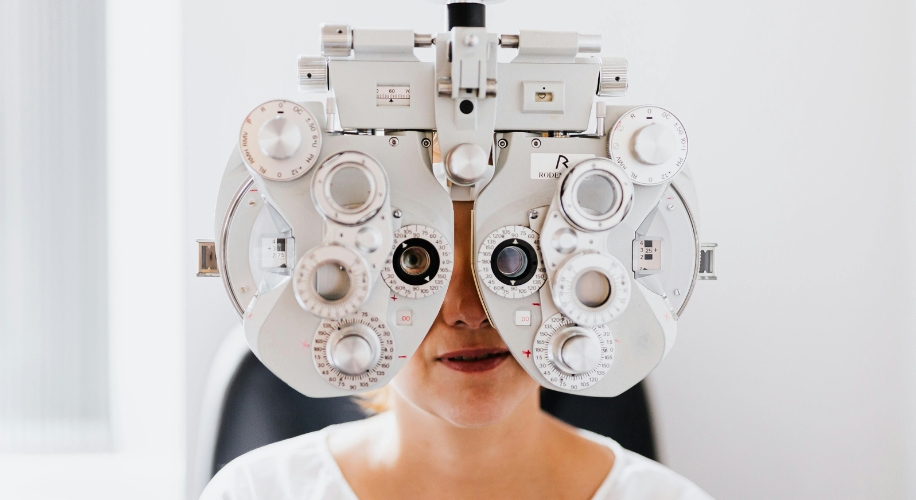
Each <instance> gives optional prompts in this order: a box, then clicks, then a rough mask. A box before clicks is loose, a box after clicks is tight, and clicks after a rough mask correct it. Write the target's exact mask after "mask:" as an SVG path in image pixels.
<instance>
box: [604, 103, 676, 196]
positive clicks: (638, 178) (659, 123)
mask: <svg viewBox="0 0 916 500" xmlns="http://www.w3.org/2000/svg"><path fill="white" fill-rule="evenodd" d="M650 126H652V127H664V128H665V129H667V131H668V132H669V133H670V134H672V135H673V140H674V149H673V151H672V154H671V156H670V158H668V159H667V160H666V161H664V162H663V163H660V164H656V165H653V164H650V163H647V162H645V161H641V160H640V158H639V155H638V154H637V152H636V151H635V142H634V141H635V139H636V137H637V134H639V132H640V131H642V130H643V129H646V128H647V127H650ZM687 147H688V141H687V131H686V130H685V129H684V125H683V124H681V122H680V120H678V119H677V117H676V116H674V114H672V113H671V112H670V111H668V110H665V109H662V108H658V107H654V106H640V107H638V108H633V109H631V110H630V111H627V112H626V113H625V114H624V115H623V116H621V117H620V119H619V120H617V123H615V124H614V126H613V127H612V128H611V134H610V136H609V137H608V144H607V149H608V157H610V158H611V160H613V161H614V163H616V164H618V165H620V166H621V167H622V168H623V169H624V170H626V172H627V176H629V178H630V180H631V181H633V182H634V183H635V184H641V185H644V186H654V185H657V184H662V183H664V182H668V181H669V180H671V178H673V177H674V176H675V175H676V174H677V173H678V172H680V170H681V168H682V167H683V166H684V162H685V161H686V160H687Z"/></svg>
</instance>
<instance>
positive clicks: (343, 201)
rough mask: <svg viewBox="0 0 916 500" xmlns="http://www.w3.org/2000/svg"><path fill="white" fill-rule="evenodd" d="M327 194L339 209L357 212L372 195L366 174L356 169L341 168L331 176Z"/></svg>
mask: <svg viewBox="0 0 916 500" xmlns="http://www.w3.org/2000/svg"><path fill="white" fill-rule="evenodd" d="M328 182H329V185H328V193H330V195H331V199H332V201H333V202H334V203H336V204H337V205H338V206H339V207H341V208H344V209H347V210H357V209H359V208H361V207H362V206H364V205H365V204H366V203H367V202H368V201H369V197H370V196H371V195H372V184H371V181H370V180H369V177H367V176H366V172H364V171H363V170H362V169H360V168H357V167H342V168H340V169H339V170H337V171H336V172H334V173H333V174H332V175H331V178H330V179H329V181H328Z"/></svg>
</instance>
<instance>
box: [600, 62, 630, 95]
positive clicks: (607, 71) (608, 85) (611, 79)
mask: <svg viewBox="0 0 916 500" xmlns="http://www.w3.org/2000/svg"><path fill="white" fill-rule="evenodd" d="M626 93H627V60H626V59H624V58H622V57H606V58H602V59H601V77H600V79H599V80H598V95H599V96H601V97H623V96H624V95H626Z"/></svg>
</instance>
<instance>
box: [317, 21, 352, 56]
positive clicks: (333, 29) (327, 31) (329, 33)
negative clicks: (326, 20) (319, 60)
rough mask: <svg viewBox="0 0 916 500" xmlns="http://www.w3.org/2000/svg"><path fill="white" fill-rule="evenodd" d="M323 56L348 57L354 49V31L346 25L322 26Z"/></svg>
mask: <svg viewBox="0 0 916 500" xmlns="http://www.w3.org/2000/svg"><path fill="white" fill-rule="evenodd" d="M320 28H321V55H323V56H326V57H348V56H349V55H350V51H351V50H352V49H353V30H352V29H350V26H349V25H346V24H322V25H321V26H320Z"/></svg>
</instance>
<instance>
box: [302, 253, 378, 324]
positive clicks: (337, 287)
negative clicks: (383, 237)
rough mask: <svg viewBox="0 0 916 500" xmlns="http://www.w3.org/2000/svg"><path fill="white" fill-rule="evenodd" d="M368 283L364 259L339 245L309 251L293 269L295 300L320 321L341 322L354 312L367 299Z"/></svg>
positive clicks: (369, 281) (369, 280) (366, 266)
mask: <svg viewBox="0 0 916 500" xmlns="http://www.w3.org/2000/svg"><path fill="white" fill-rule="evenodd" d="M371 284H372V280H371V276H370V275H369V265H368V264H367V263H366V259H365V258H363V256H362V255H360V254H359V253H358V252H356V251H355V250H352V249H350V248H347V247H345V246H341V245H323V246H319V247H315V248H313V249H311V250H309V252H308V253H307V254H305V255H303V256H302V258H301V259H299V262H297V263H296V267H295V269H294V270H293V290H294V291H295V294H296V300H297V301H298V302H299V305H300V306H302V308H303V309H305V310H306V311H308V312H310V313H312V314H314V315H315V316H318V317H320V318H330V319H340V318H343V317H344V316H348V315H350V314H353V313H355V312H356V311H357V310H359V308H360V307H361V306H362V305H363V302H365V301H366V297H368V296H369V288H370V286H371Z"/></svg>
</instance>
